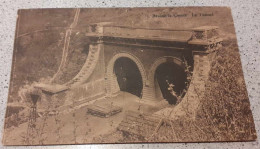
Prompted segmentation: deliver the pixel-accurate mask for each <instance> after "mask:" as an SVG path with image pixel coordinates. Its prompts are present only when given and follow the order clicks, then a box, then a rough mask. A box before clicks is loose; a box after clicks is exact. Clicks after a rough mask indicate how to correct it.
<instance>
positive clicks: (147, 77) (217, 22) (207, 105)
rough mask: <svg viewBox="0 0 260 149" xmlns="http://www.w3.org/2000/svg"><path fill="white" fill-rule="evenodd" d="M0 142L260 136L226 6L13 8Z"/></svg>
mask: <svg viewBox="0 0 260 149" xmlns="http://www.w3.org/2000/svg"><path fill="white" fill-rule="evenodd" d="M4 123H5V124H4V132H3V139H2V142H3V145H58V144H107V143H155V142H156V143H162V142H185V143H186V142H231V141H254V140H256V139H257V135H256V130H255V124H254V120H253V116H252V112H251V109H250V102H249V98H248V93H247V89H246V84H245V80H244V76H243V71H242V66H241V59H240V55H239V49H238V45H237V38H236V34H235V28H234V22H233V18H232V14H231V9H230V8H229V7H153V8H152V7H151V8H52V9H50V8H48V9H20V10H18V12H17V22H16V32H15V43H14V49H13V59H12V70H11V79H10V84H9V93H8V101H7V108H6V114H5V122H4Z"/></svg>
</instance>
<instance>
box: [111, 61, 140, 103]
mask: <svg viewBox="0 0 260 149" xmlns="http://www.w3.org/2000/svg"><path fill="white" fill-rule="evenodd" d="M114 73H115V75H116V77H117V82H118V85H119V88H120V91H124V92H128V93H131V94H133V95H136V96H138V97H140V98H141V96H142V90H143V80H142V76H141V73H140V71H139V69H138V67H137V65H136V63H135V62H134V61H133V60H131V59H129V58H127V57H121V58H119V59H117V60H116V61H115V64H114Z"/></svg>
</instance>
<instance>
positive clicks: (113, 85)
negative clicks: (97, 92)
mask: <svg viewBox="0 0 260 149" xmlns="http://www.w3.org/2000/svg"><path fill="white" fill-rule="evenodd" d="M119 58H129V59H131V60H132V61H133V62H134V63H135V64H136V66H137V68H138V70H139V71H140V73H141V77H142V82H143V89H144V86H145V81H146V72H145V69H144V67H143V64H142V63H141V61H140V60H139V59H138V58H137V57H136V56H134V55H133V54H130V53H127V52H122V53H118V54H116V55H114V56H113V57H112V59H111V60H110V61H109V62H108V65H107V69H106V82H107V83H106V90H107V95H108V96H113V94H114V93H116V92H117V91H119V90H120V89H119V87H118V84H117V80H116V78H115V74H114V65H115V62H116V60H117V59H119Z"/></svg>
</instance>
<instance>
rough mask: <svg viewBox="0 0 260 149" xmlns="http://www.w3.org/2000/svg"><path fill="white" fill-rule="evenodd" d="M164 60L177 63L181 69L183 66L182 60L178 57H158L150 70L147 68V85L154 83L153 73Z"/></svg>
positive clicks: (152, 85) (151, 85)
mask: <svg viewBox="0 0 260 149" xmlns="http://www.w3.org/2000/svg"><path fill="white" fill-rule="evenodd" d="M166 62H173V63H175V64H177V65H179V66H180V67H182V68H183V69H184V68H185V65H184V63H183V61H182V60H180V59H179V58H176V57H173V56H164V57H160V58H158V59H157V60H155V62H154V63H153V64H152V65H151V67H150V70H149V76H148V80H149V86H150V87H154V85H155V83H154V75H155V71H156V69H157V68H158V66H159V65H161V64H163V63H166Z"/></svg>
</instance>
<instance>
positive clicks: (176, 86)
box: [154, 62, 187, 104]
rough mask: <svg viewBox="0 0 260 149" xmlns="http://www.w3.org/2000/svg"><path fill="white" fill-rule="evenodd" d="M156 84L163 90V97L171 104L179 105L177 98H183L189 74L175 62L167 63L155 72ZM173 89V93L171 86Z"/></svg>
mask: <svg viewBox="0 0 260 149" xmlns="http://www.w3.org/2000/svg"><path fill="white" fill-rule="evenodd" d="M154 79H155V83H158V86H159V88H160V90H161V95H162V96H163V98H164V99H166V100H167V101H168V103H169V104H176V103H177V96H179V97H183V96H184V94H182V93H183V90H184V89H185V88H186V85H185V82H187V74H186V73H185V71H184V69H183V68H182V67H180V66H179V65H177V64H175V63H173V62H166V63H163V64H161V65H159V66H158V68H157V69H156V72H155V78H154ZM171 85H172V87H173V91H174V94H173V92H171V90H170V86H171Z"/></svg>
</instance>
